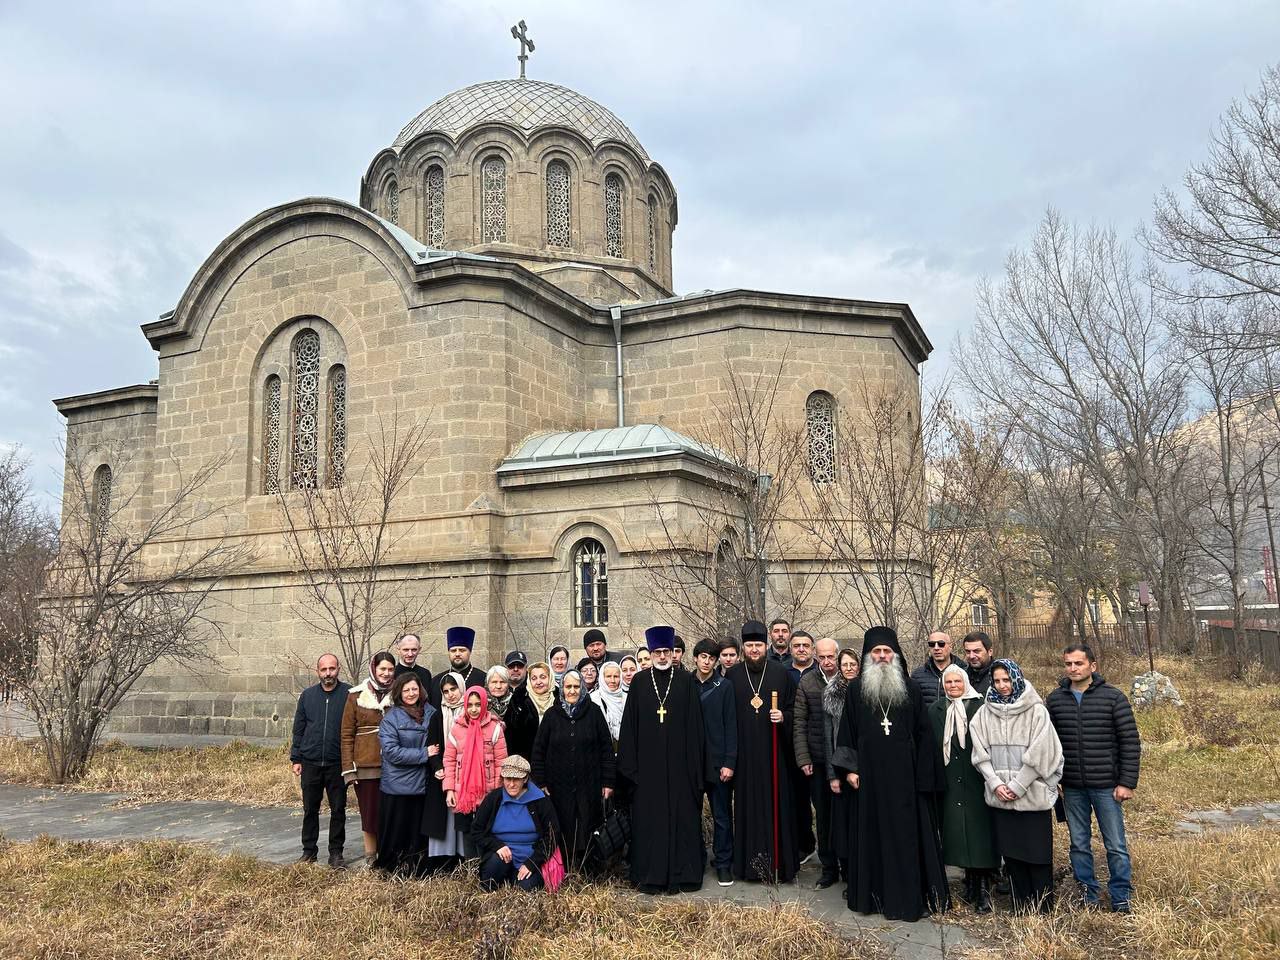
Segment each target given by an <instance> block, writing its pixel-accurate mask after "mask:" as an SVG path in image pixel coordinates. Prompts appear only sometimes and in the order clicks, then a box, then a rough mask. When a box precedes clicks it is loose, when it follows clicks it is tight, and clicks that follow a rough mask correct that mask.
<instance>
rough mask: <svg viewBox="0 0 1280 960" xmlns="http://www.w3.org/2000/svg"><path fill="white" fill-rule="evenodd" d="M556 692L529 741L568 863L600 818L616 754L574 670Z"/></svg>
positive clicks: (578, 858) (575, 860)
mask: <svg viewBox="0 0 1280 960" xmlns="http://www.w3.org/2000/svg"><path fill="white" fill-rule="evenodd" d="M560 693H561V700H560V703H558V704H556V705H555V706H554V707H552V708H551V709H550V710H548V711H547V713H546V716H544V717H543V718H542V724H541V725H540V726H539V727H538V735H537V737H536V738H535V739H534V741H533V781H534V783H536V784H538V786H540V787H541V788H542V791H543V793H545V794H546V795H547V796H549V797H550V798H551V803H552V805H553V806H554V807H555V809H556V817H557V818H558V819H559V821H560V849H561V850H562V851H563V852H564V857H565V866H566V867H567V866H569V864H571V863H572V864H577V865H580V864H581V863H582V859H583V854H584V853H585V852H586V849H587V843H588V841H590V839H591V834H592V833H593V832H594V831H595V830H596V828H597V827H599V826H600V824H601V823H603V822H604V801H605V800H607V799H608V798H609V797H611V796H612V795H613V783H614V770H615V757H614V753H613V740H612V738H610V736H609V726H608V724H607V723H605V719H604V714H603V713H601V712H600V708H599V707H598V706H596V704H595V703H594V702H593V701H592V700H591V698H590V697H588V696H587V695H586V694H585V692H584V691H583V689H582V676H581V674H579V673H578V671H577V670H570V671H569V672H568V673H566V674H565V675H564V679H563V680H562V681H561V684H560Z"/></svg>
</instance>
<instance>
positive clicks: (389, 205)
mask: <svg viewBox="0 0 1280 960" xmlns="http://www.w3.org/2000/svg"><path fill="white" fill-rule="evenodd" d="M383 206H384V209H385V210H386V211H387V219H388V220H390V221H391V222H392V223H394V224H396V225H397V226H399V224H400V184H398V183H396V180H395V178H394V177H392V178H391V179H390V180H388V181H387V195H386V203H385V204H384V205H383Z"/></svg>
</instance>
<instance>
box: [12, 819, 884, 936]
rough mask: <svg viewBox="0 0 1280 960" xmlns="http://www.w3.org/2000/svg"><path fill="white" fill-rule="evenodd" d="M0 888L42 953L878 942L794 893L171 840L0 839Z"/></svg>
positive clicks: (17, 925)
mask: <svg viewBox="0 0 1280 960" xmlns="http://www.w3.org/2000/svg"><path fill="white" fill-rule="evenodd" d="M0 903H4V904H6V905H8V906H9V907H10V909H7V910H5V911H3V912H0V956H3V957H15V958H16V957H22V958H28V957H33V956H38V957H40V958H42V960H72V958H74V960H119V958H122V957H164V958H196V957H200V958H235V960H248V958H262V960H268V958H269V960H294V958H297V960H313V958H321V957H348V958H363V957H421V958H449V960H456V958H460V957H468V958H471V960H550V958H563V957H574V958H575V960H588V958H597V957H598V958H609V960H618V958H626V960H689V958H697V960H703V958H706V960H711V958H717V960H720V958H723V960H731V958H733V960H736V958H748V957H749V958H759V960H846V958H854V957H856V958H867V960H882V958H887V954H886V952H885V950H884V948H883V947H882V946H881V945H880V944H879V943H878V942H877V941H875V940H871V939H868V940H849V939H845V938H842V937H839V936H836V935H834V934H833V933H832V931H831V930H830V929H829V928H828V926H827V925H826V924H823V923H821V922H819V921H816V920H814V919H812V918H811V917H810V916H809V915H808V913H807V912H806V911H805V910H804V909H803V908H802V907H796V906H784V905H778V906H770V907H742V906H737V905H735V904H731V903H706V902H698V903H692V902H688V901H680V902H676V901H662V902H654V901H651V900H646V899H644V898H641V897H638V896H635V895H634V894H631V893H630V892H628V891H626V890H623V889H621V888H618V887H615V886H612V885H608V884H603V885H596V886H592V887H584V886H581V885H578V884H576V883H575V882H574V881H573V880H570V881H568V882H566V884H565V886H564V888H562V889H561V890H560V891H558V892H556V893H554V894H546V893H537V894H526V893H522V892H520V891H518V890H512V889H507V890H505V891H503V892H501V893H498V894H485V893H483V892H481V891H480V889H479V887H478V886H477V885H476V883H475V881H474V880H473V879H470V878H463V877H457V878H454V877H445V878H436V879H432V880H425V881H408V882H406V881H390V880H385V879H383V878H381V877H379V876H374V875H370V874H368V873H338V872H334V871H331V870H327V869H324V868H319V867H297V866H295V867H277V866H271V865H268V864H264V863H261V862H259V861H256V860H252V859H249V858H247V857H223V856H215V855H213V854H209V853H206V852H204V851H202V850H200V849H198V848H195V847H191V846H186V845H182V844H176V843H167V842H154V843H143V844H126V845H118V846H112V845H105V844H83V843H65V842H59V841H55V840H49V839H47V838H46V839H41V840H37V841H35V842H34V843H8V842H5V841H2V840H0ZM15 908H16V909H15Z"/></svg>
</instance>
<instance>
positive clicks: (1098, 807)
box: [1045, 643, 1142, 913]
mask: <svg viewBox="0 0 1280 960" xmlns="http://www.w3.org/2000/svg"><path fill="white" fill-rule="evenodd" d="M1062 662H1063V666H1064V668H1065V671H1066V676H1065V677H1063V678H1062V681H1061V683H1060V684H1059V685H1058V687H1057V688H1055V689H1054V690H1053V691H1052V692H1051V693H1050V694H1049V696H1048V699H1046V700H1045V706H1046V707H1047V708H1048V710H1049V717H1050V719H1051V720H1052V721H1053V726H1054V729H1055V730H1057V731H1058V739H1059V740H1061V741H1062V758H1063V769H1062V799H1063V803H1064V805H1065V806H1066V808H1067V827H1068V829H1069V830H1070V832H1071V871H1072V873H1074V874H1075V878H1076V882H1077V883H1078V884H1080V890H1081V892H1082V893H1083V894H1084V900H1085V903H1086V904H1090V905H1094V906H1096V905H1097V904H1098V903H1099V900H1100V897H1101V891H1100V889H1099V887H1098V880H1097V878H1096V877H1095V876H1094V871H1093V828H1092V818H1093V816H1095V815H1096V816H1097V818H1098V828H1099V829H1100V830H1101V831H1102V843H1103V846H1105V847H1106V849H1107V871H1108V872H1109V873H1110V879H1109V881H1108V883H1107V893H1108V894H1109V895H1110V897H1111V909H1112V910H1114V911H1115V912H1117V913H1128V912H1129V899H1130V896H1131V895H1132V893H1133V870H1132V866H1131V864H1130V861H1129V847H1128V844H1127V843H1126V842H1125V835H1124V810H1123V809H1122V808H1121V804H1123V803H1124V802H1125V801H1126V800H1129V799H1131V798H1132V797H1133V791H1134V790H1135V789H1137V786H1138V767H1139V762H1140V759H1141V756H1142V742H1141V739H1140V737H1139V735H1138V724H1137V722H1136V721H1135V720H1134V717H1133V707H1131V706H1130V705H1129V698H1128V697H1126V696H1125V695H1124V693H1123V692H1121V691H1120V690H1117V689H1116V688H1115V687H1113V686H1111V684H1109V683H1107V682H1106V681H1105V680H1104V679H1102V677H1101V675H1099V674H1098V672H1097V670H1098V663H1097V660H1096V659H1095V658H1094V656H1093V651H1092V650H1091V649H1090V648H1089V646H1088V645H1087V644H1084V643H1074V644H1072V645H1071V646H1069V647H1067V649H1066V651H1064V653H1063V655H1062Z"/></svg>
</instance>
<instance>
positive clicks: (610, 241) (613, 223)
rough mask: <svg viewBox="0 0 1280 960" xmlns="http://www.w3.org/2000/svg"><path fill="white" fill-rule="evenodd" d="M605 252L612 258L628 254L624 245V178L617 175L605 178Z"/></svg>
mask: <svg viewBox="0 0 1280 960" xmlns="http://www.w3.org/2000/svg"><path fill="white" fill-rule="evenodd" d="M604 252H605V255H606V256H610V257H621V256H623V255H624V254H625V253H626V248H625V247H624V246H623V243H622V178H621V177H620V176H618V175H617V174H616V173H611V174H609V175H608V176H607V177H605V178H604Z"/></svg>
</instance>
